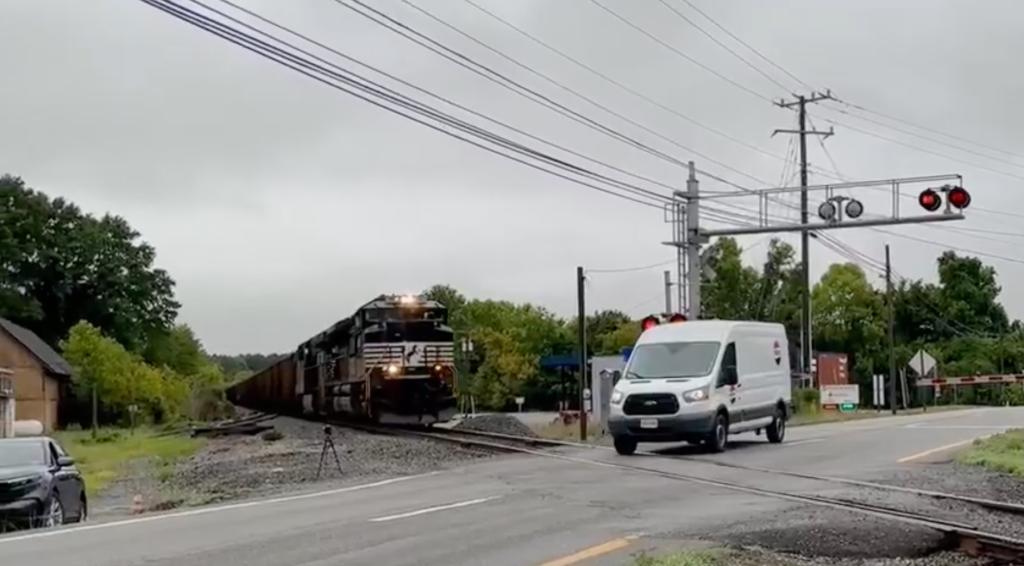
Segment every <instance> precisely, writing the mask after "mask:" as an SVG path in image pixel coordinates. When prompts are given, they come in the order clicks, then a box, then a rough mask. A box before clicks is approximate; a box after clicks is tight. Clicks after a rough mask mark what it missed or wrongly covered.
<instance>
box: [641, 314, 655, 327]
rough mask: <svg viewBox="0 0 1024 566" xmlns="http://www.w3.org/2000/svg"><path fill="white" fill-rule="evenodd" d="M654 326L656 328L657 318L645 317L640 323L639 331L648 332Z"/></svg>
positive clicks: (652, 316)
mask: <svg viewBox="0 0 1024 566" xmlns="http://www.w3.org/2000/svg"><path fill="white" fill-rule="evenodd" d="M655 326H658V317H656V316H654V315H653V314H652V315H649V316H645V317H644V319H643V320H641V321H640V329H641V330H649V329H651V328H654V327H655Z"/></svg>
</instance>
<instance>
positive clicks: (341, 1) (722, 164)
mask: <svg viewBox="0 0 1024 566" xmlns="http://www.w3.org/2000/svg"><path fill="white" fill-rule="evenodd" d="M334 1H335V2H337V3H339V4H342V5H347V4H346V3H345V1H344V0H334ZM349 1H351V2H354V3H356V4H358V5H360V6H363V7H365V8H366V9H368V10H371V11H373V12H374V13H376V14H379V15H381V17H383V18H386V19H388V20H389V21H391V22H394V23H396V25H400V26H401V27H402V28H403V29H406V30H412V28H411V26H408V25H407V24H403V23H401V22H398V20H396V19H394V18H392V17H390V16H387V15H386V14H383V13H382V12H380V11H379V10H376V9H374V8H372V7H369V6H367V5H366V4H365V3H363V2H362V0H349ZM401 2H402V3H403V4H405V5H407V6H409V7H410V8H412V9H414V10H416V11H417V12H419V13H421V14H423V15H424V16H426V17H427V18H430V19H431V20H433V21H434V22H436V23H438V24H440V25H442V26H444V27H445V28H447V29H449V30H451V31H453V32H455V33H457V34H459V35H461V36H462V37H464V38H466V39H468V40H469V41H472V42H473V43H475V44H476V45H478V46H480V47H483V48H484V49H486V50H488V51H490V52H491V53H494V54H495V55H497V56H499V57H501V58H502V59H504V60H506V61H508V62H510V63H511V64H513V65H515V66H517V67H519V68H520V69H523V70H524V71H526V72H528V73H530V74H532V75H534V76H537V77H539V78H541V79H543V80H545V81H547V82H548V83H550V84H552V85H554V86H556V87H558V88H560V89H562V90H564V91H566V92H568V93H570V94H572V95H574V96H576V97H577V98H580V99H582V100H584V101H586V102H587V103H589V104H591V105H593V106H594V107H596V108H599V109H601V110H603V111H604V112H607V113H608V114H611V115H612V116H615V117H616V118H618V119H620V120H622V121H624V122H627V123H629V124H631V125H632V126H634V127H636V128H639V129H641V130H643V131H645V132H647V133H649V134H651V135H653V136H655V137H657V138H658V139H661V140H662V141H665V142H667V143H669V144H671V145H674V146H676V147H678V148H679V149H682V150H684V151H688V152H690V153H692V154H694V155H697V156H700V157H702V158H704V159H706V160H708V161H710V162H711V163H714V164H716V165H718V166H719V167H722V168H724V169H727V170H729V171H732V172H733V173H736V174H738V175H741V176H743V177H746V178H748V179H750V180H752V181H755V182H758V183H763V182H764V181H763V180H762V179H759V178H757V177H754V176H752V175H750V174H748V173H746V172H745V171H742V170H740V169H737V168H735V167H733V166H731V165H729V164H727V163H725V162H723V161H720V160H718V159H715V158H713V157H711V156H709V155H707V154H705V153H702V152H700V151H698V150H695V149H693V148H692V147H689V146H686V145H684V144H682V143H680V142H679V141H677V140H675V139H673V138H670V137H668V136H666V135H665V134H662V133H661V132H659V131H657V130H654V129H653V128H650V127H649V126H646V125H644V124H642V123H640V122H638V121H636V120H634V119H632V118H630V117H628V116H626V115H624V114H622V113H620V112H618V111H616V110H614V109H612V108H610V107H608V106H607V105H605V104H603V103H601V102H599V101H597V100H594V99H593V98H592V97H590V96H587V95H586V94H583V93H581V92H580V91H578V90H577V89H574V88H572V87H570V86H567V85H565V84H563V83H562V82H560V81H558V80H557V79H554V78H552V77H551V76H549V75H547V74H545V73H542V72H540V71H538V70H536V69H534V68H533V67H532V66H530V65H527V64H525V63H523V62H522V61H519V60H518V59H516V58H515V57H512V56H511V55H508V54H507V53H505V52H503V51H501V50H499V49H497V48H495V47H493V46H491V45H490V44H488V43H487V42H485V41H483V40H481V39H479V38H477V37H476V36H474V35H472V34H470V33H468V32H466V31H464V30H462V29H460V28H459V27H458V26H455V25H453V24H451V23H449V22H448V21H446V20H444V18H441V17H439V16H437V15H436V14H434V13H433V12H431V11H430V10H427V9H426V8H424V7H422V6H420V5H418V4H416V3H414V2H412V1H410V0H401ZM349 7H350V6H349ZM350 8H351V7H350ZM386 27H387V26H386ZM412 33H415V34H416V35H417V36H419V37H423V38H426V40H427V41H430V42H431V43H432V44H434V45H438V46H440V47H441V48H442V49H445V50H446V51H449V52H452V53H456V51H455V50H452V49H450V48H448V47H446V46H444V45H443V44H441V43H440V42H438V41H436V40H434V39H431V38H429V37H427V36H425V35H424V34H422V33H420V32H417V31H415V30H412ZM458 56H459V57H460V58H461V59H464V60H467V61H472V59H470V58H469V57H467V56H465V55H462V54H459V55H458ZM474 63H475V64H476V65H478V66H481V67H486V66H485V65H481V64H480V63H476V62H475V61H474ZM487 68H489V67H487ZM490 72H492V73H494V74H496V75H497V76H501V77H502V79H503V80H505V81H508V82H510V83H512V84H516V85H518V86H520V87H521V88H523V89H524V90H527V91H529V92H532V93H534V94H537V93H536V91H534V90H532V89H529V88H528V87H525V86H523V85H521V84H520V83H518V82H517V81H515V80H513V79H511V78H509V77H507V76H505V75H503V74H500V73H497V72H495V71H493V70H491V71H490ZM537 96H540V97H542V98H544V99H545V100H547V101H549V102H551V103H552V104H554V105H555V106H557V107H558V108H561V109H564V110H565V111H567V112H569V113H571V114H573V115H575V116H578V117H581V118H582V119H584V120H585V121H587V122H588V123H590V124H592V125H594V126H596V127H598V128H599V129H600V130H601V131H603V132H605V133H614V135H615V137H618V138H620V139H621V140H623V141H627V140H628V143H631V145H634V146H636V147H638V148H641V149H644V150H645V151H648V153H652V154H653V155H656V156H658V157H661V158H663V159H665V160H667V161H669V162H671V163H675V164H676V165H681V166H686V165H687V164H686V163H685V161H684V160H681V159H678V158H675V157H672V156H670V155H668V154H665V153H663V152H661V151H660V150H656V149H653V148H651V147H650V146H648V145H646V144H644V143H643V142H640V141H638V140H635V139H633V138H631V137H629V136H627V135H625V134H622V133H621V132H617V131H615V130H613V129H611V128H609V127H607V126H605V125H603V124H601V123H599V122H597V121H594V120H592V119H590V118H587V117H586V116H584V115H583V114H580V113H578V112H576V111H574V110H572V109H570V108H568V107H566V106H565V105H563V104H561V103H558V102H556V101H554V100H553V99H551V98H549V97H547V96H545V95H541V94H537ZM701 173H703V174H705V175H707V176H708V177H711V178H713V179H715V180H717V181H720V182H723V183H726V184H728V185H732V186H737V185H736V184H735V183H733V182H732V181H728V180H726V179H723V178H721V177H719V176H716V175H712V174H711V173H709V172H707V171H701Z"/></svg>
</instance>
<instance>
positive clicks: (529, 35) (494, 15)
mask: <svg viewBox="0 0 1024 566" xmlns="http://www.w3.org/2000/svg"><path fill="white" fill-rule="evenodd" d="M464 1H465V2H466V3H467V4H469V5H470V6H472V7H473V8H475V9H476V10H478V11H480V12H482V13H484V14H486V15H488V16H490V17H491V18H493V19H494V20H496V21H498V22H499V23H501V24H503V25H504V26H506V27H508V28H509V29H511V30H513V31H515V32H517V33H518V34H520V35H522V36H523V37H525V38H527V39H529V40H530V41H532V42H534V43H536V44H537V45H540V46H541V47H543V48H545V49H546V50H548V51H550V52H551V53H554V54H556V55H558V56H559V57H561V58H562V59H565V60H566V61H569V62H570V63H572V64H574V65H576V66H578V67H580V68H581V69H584V70H586V71H588V72H590V73H592V74H593V75H595V76H597V77H598V78H600V79H602V80H604V81H605V82H607V83H609V84H611V85H613V86H615V87H617V88H619V89H621V90H623V91H625V92H627V93H629V94H631V95H632V96H634V97H636V98H639V99H640V100H643V101H644V102H647V103H648V104H650V105H652V106H655V107H656V108H659V109H661V110H663V111H665V112H668V113H670V114H672V115H674V116H676V117H678V118H681V119H683V120H685V121H687V122H689V123H690V124H693V125H694V126H697V127H699V128H701V129H703V130H705V131H708V132H711V133H713V134H715V135H718V136H720V137H722V138H724V139H726V140H729V141H731V142H734V143H736V144H738V145H741V146H743V147H746V148H747V149H750V150H752V151H755V152H757V153H760V154H762V155H765V156H767V157H771V158H773V159H778V160H781V161H786V159H787V158H786V156H783V155H779V154H777V153H774V152H771V151H769V150H766V149H764V148H761V147H758V146H756V145H754V144H751V143H749V142H746V141H744V140H742V139H740V138H737V137H736V136H733V135H731V134H728V133H726V132H724V131H722V130H719V129H717V128H714V127H712V126H708V125H707V124H704V123H703V122H700V121H699V120H697V119H695V118H693V117H692V116H689V115H687V114H685V113H683V112H681V111H679V110H678V109H676V108H673V107H671V106H668V105H666V104H663V103H662V102H659V101H658V100H655V99H654V98H652V97H650V96H648V95H646V94H644V93H643V92H641V91H639V90H637V89H635V88H633V87H631V86H629V85H627V84H625V83H623V82H622V81H620V80H618V79H616V78H614V77H611V76H609V75H608V74H606V73H604V72H602V71H601V70H599V69H597V68H595V67H594V66H592V65H589V64H587V63H585V62H583V61H581V60H580V59H578V58H576V57H574V56H572V55H570V54H569V53H567V52H565V51H564V50H562V49H559V48H558V47H556V46H554V45H552V44H551V43H550V42H547V41H545V40H543V39H541V38H540V37H538V36H537V35H535V34H533V33H530V32H529V31H527V30H525V29H523V28H522V27H520V26H517V25H516V24H514V23H512V22H510V21H509V20H508V19H507V18H504V17H502V16H501V15H499V14H497V13H495V12H494V11H492V10H489V9H488V8H486V7H484V6H481V5H480V4H479V3H478V2H476V1H475V0H464Z"/></svg>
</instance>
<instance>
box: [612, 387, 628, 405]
mask: <svg viewBox="0 0 1024 566" xmlns="http://www.w3.org/2000/svg"><path fill="white" fill-rule="evenodd" d="M625 398H626V394H625V393H623V392H621V391H619V390H618V389H616V390H615V391H612V405H618V404H620V403H622V400H623V399H625Z"/></svg>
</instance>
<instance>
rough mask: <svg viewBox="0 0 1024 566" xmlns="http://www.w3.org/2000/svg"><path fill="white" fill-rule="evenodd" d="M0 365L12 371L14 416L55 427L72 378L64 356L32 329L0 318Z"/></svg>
mask: <svg viewBox="0 0 1024 566" xmlns="http://www.w3.org/2000/svg"><path fill="white" fill-rule="evenodd" d="M0 367H4V368H7V369H9V370H10V371H11V375H10V377H11V381H12V382H13V385H14V410H15V417H16V418H17V419H18V420H37V421H39V422H41V423H43V428H44V429H45V430H46V431H52V430H54V429H56V428H57V425H58V424H59V415H60V405H61V401H62V400H63V399H64V398H65V397H66V395H67V392H68V389H69V386H70V380H71V366H70V365H68V363H67V362H66V361H64V358H62V357H61V356H60V354H58V353H57V351H56V350H54V349H53V348H52V347H50V345H49V344H47V343H46V342H43V341H42V339H40V338H39V336H36V334H35V333H34V332H32V331H31V330H29V329H27V328H24V327H22V326H19V325H17V324H14V323H13V322H11V321H9V320H7V319H4V318H0Z"/></svg>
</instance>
